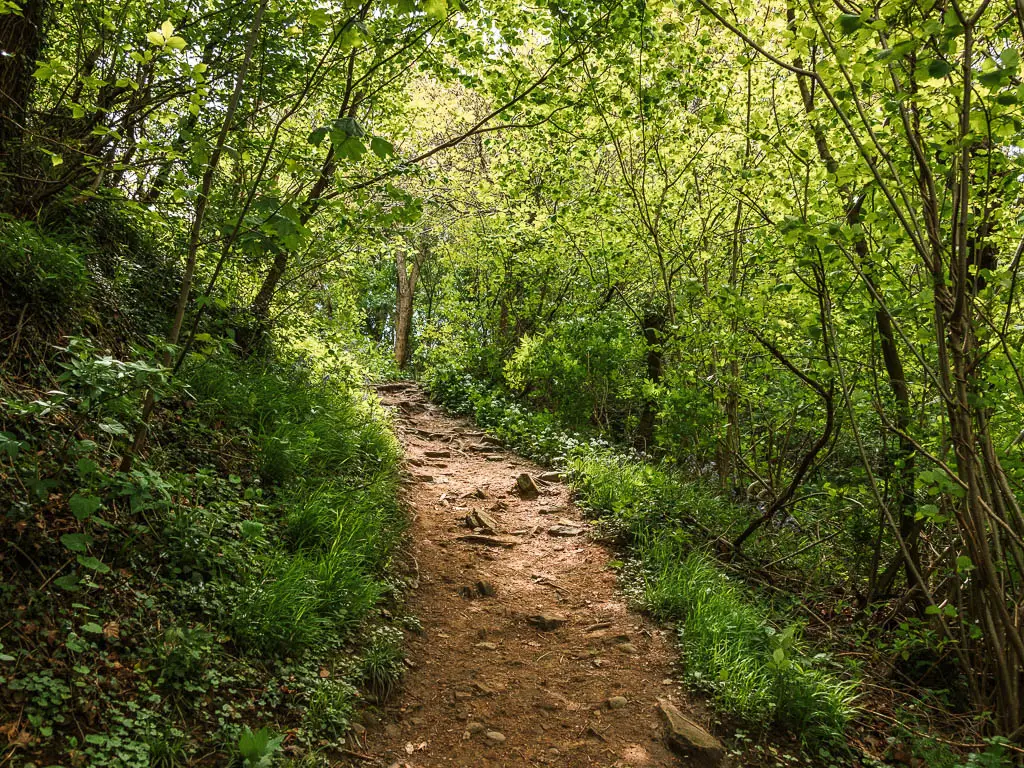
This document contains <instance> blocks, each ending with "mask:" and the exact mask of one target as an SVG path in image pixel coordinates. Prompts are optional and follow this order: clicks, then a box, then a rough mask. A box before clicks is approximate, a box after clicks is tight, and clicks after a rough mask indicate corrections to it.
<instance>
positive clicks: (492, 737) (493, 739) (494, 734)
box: [484, 731, 505, 744]
mask: <svg viewBox="0 0 1024 768" xmlns="http://www.w3.org/2000/svg"><path fill="white" fill-rule="evenodd" d="M484 738H486V739H487V741H489V742H490V743H491V744H504V743H505V734H504V733H502V732H501V731H487V733H485V734H484Z"/></svg>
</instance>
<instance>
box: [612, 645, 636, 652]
mask: <svg viewBox="0 0 1024 768" xmlns="http://www.w3.org/2000/svg"><path fill="white" fill-rule="evenodd" d="M617 647H618V649H619V650H620V651H622V652H623V653H639V651H638V650H637V647H636V646H635V645H633V644H632V643H620V644H619V645H618V646H617Z"/></svg>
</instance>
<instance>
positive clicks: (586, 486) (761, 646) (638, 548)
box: [569, 453, 854, 744]
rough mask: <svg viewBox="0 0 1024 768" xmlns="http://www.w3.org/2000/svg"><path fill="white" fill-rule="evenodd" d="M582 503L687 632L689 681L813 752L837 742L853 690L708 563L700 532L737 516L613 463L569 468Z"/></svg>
mask: <svg viewBox="0 0 1024 768" xmlns="http://www.w3.org/2000/svg"><path fill="white" fill-rule="evenodd" d="M569 468H570V472H571V475H572V478H573V483H574V485H575V487H576V489H577V491H578V493H579V497H580V500H581V502H582V503H583V504H584V505H586V506H587V507H588V508H590V509H591V510H592V511H593V512H594V513H595V514H597V515H598V516H599V517H601V518H602V519H604V520H607V521H609V524H610V525H611V526H612V528H613V529H616V530H619V531H620V532H621V534H622V536H623V537H624V538H625V540H626V542H627V543H628V544H629V546H630V547H631V548H632V553H633V555H634V556H635V558H636V559H637V560H638V561H639V563H640V564H641V568H640V570H641V573H642V577H641V578H642V595H643V600H644V603H645V604H646V606H647V607H648V609H649V610H650V611H651V612H652V613H653V614H654V615H655V616H657V617H658V618H660V619H663V620H667V621H672V622H677V623H678V624H679V627H680V629H679V640H680V646H681V649H682V651H683V659H684V663H685V666H686V670H687V674H688V675H689V677H690V679H691V681H693V682H694V683H696V684H697V685H699V686H700V687H702V688H704V689H706V690H708V691H709V692H710V693H711V694H712V696H713V698H714V699H715V701H716V702H717V704H718V705H719V706H720V707H721V708H722V709H723V710H725V711H727V712H731V713H733V714H735V715H738V716H740V717H742V718H744V719H747V720H750V721H753V722H775V723H778V724H779V725H782V726H784V727H787V728H789V729H791V730H792V731H794V732H795V733H796V734H798V735H799V736H800V737H801V738H802V739H803V740H804V741H806V742H808V743H811V744H815V743H821V742H826V741H833V740H838V739H840V738H841V737H842V733H843V729H844V727H845V724H846V722H847V720H848V719H849V718H850V715H851V714H852V711H853V689H854V686H853V684H851V683H847V682H843V681H841V680H839V679H838V678H837V677H835V676H834V675H832V674H830V673H828V672H827V671H825V670H823V669H822V668H821V667H822V663H823V657H820V656H819V657H812V656H809V655H808V654H807V652H806V651H805V649H804V648H803V647H802V644H801V642H800V631H799V627H798V626H797V625H795V624H790V625H788V626H785V627H778V626H776V625H775V624H774V623H773V622H772V620H771V617H770V616H769V612H768V610H766V609H764V608H762V607H761V606H760V605H759V603H758V600H757V597H756V595H755V594H754V593H753V592H752V591H751V590H749V589H747V588H745V587H744V586H742V585H741V584H740V583H739V582H737V581H736V580H734V579H731V578H729V577H727V576H726V575H725V574H724V573H723V572H722V570H721V568H720V566H719V564H718V563H716V562H715V561H714V560H713V559H711V558H710V557H708V556H707V555H705V554H703V553H702V552H701V551H700V547H702V546H705V545H706V539H704V538H703V537H702V533H703V531H702V529H703V528H705V527H707V526H709V525H720V524H721V523H722V522H724V521H725V520H727V519H728V518H729V517H730V515H731V514H732V510H730V509H729V506H730V505H729V504H728V503H727V502H725V501H723V500H722V499H720V498H719V497H717V496H714V495H712V494H711V493H709V492H708V490H707V489H706V488H705V487H704V486H702V485H700V484H699V483H687V482H684V481H683V480H681V479H679V478H678V477H675V476H673V475H671V474H669V473H667V472H665V471H664V470H662V469H660V468H658V467H656V466H652V465H650V464H643V463H639V462H636V461H633V460H629V459H625V458H622V457H616V456H615V455H613V454H610V453H604V454H595V455H591V456H578V457H576V458H575V459H573V460H572V461H571V462H570V464H569Z"/></svg>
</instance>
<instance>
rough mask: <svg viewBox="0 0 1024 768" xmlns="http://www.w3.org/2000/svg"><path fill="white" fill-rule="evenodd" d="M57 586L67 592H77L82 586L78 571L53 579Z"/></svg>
mask: <svg viewBox="0 0 1024 768" xmlns="http://www.w3.org/2000/svg"><path fill="white" fill-rule="evenodd" d="M53 583H54V585H55V586H57V587H59V588H60V589H63V590H64V591H65V592H77V591H78V590H79V589H81V587H80V586H79V578H78V574H77V573H71V574H68V575H67V576H58V577H57V578H56V579H54V580H53Z"/></svg>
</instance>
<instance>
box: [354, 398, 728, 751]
mask: <svg viewBox="0 0 1024 768" xmlns="http://www.w3.org/2000/svg"><path fill="white" fill-rule="evenodd" d="M381 396H382V399H383V400H384V402H385V404H387V405H389V406H390V407H392V408H394V409H395V411H396V429H397V432H398V435H399V437H400V439H401V441H402V443H403V445H404V447H405V468H406V483H405V503H406V505H407V507H408V510H409V513H410V515H411V517H412V529H411V534H412V536H411V538H412V543H411V552H410V563H411V565H410V567H411V569H412V570H413V571H414V572H415V574H416V576H417V579H416V581H417V582H418V584H417V586H416V588H415V589H414V590H413V591H412V593H411V595H410V598H409V605H408V609H409V611H410V612H411V613H412V614H413V615H415V616H417V617H418V618H419V620H420V621H421V622H422V627H423V629H422V632H421V633H420V634H419V635H416V636H414V637H413V639H412V641H411V642H410V645H409V665H410V666H411V668H412V669H411V671H410V672H409V673H408V674H407V675H406V681H405V684H404V686H403V690H402V692H401V694H400V695H398V696H396V697H395V700H394V702H393V703H392V705H391V706H389V707H388V708H387V710H386V712H385V717H384V718H383V720H382V721H381V722H379V723H374V724H372V725H371V726H370V727H369V729H368V730H366V731H365V732H364V733H361V734H360V738H361V745H360V746H359V747H358V749H359V750H360V751H361V753H362V754H363V755H364V756H365V757H368V758H371V759H372V761H373V764H377V763H379V764H380V765H382V766H392V765H395V764H397V765H400V766H404V765H408V766H416V767H417V768H420V767H424V768H425V767H426V766H439V765H460V766H476V765H495V766H497V765H502V766H526V765H545V764H548V765H558V766H567V767H569V766H592V765H603V766H610V765H615V766H668V765H676V764H678V763H677V761H676V758H675V757H674V756H673V755H672V754H671V752H670V751H669V748H668V746H667V744H666V742H665V739H664V732H663V725H662V719H661V717H660V716H659V710H658V701H659V699H662V700H668V701H671V702H673V703H674V704H675V705H676V706H678V707H679V708H680V709H681V710H682V711H683V712H686V713H687V714H689V715H690V716H691V717H692V718H693V719H695V720H697V721H698V722H701V723H702V724H704V725H707V724H708V715H707V713H706V711H705V710H704V709H703V708H702V707H701V706H700V704H699V703H695V702H693V701H691V700H689V699H688V698H687V696H686V694H685V693H684V691H683V690H682V689H681V687H680V685H679V684H678V682H677V681H676V679H674V677H673V672H674V670H673V662H674V659H675V652H674V650H673V648H672V646H671V638H670V636H669V632H668V631H667V630H665V629H663V628H659V627H658V626H657V625H655V624H653V623H652V622H651V621H649V620H648V619H646V618H645V617H643V616H641V615H639V614H638V613H636V612H634V611H632V610H631V609H630V608H629V607H628V606H627V603H626V600H625V598H624V597H623V596H622V594H621V593H618V592H617V591H616V582H617V577H616V573H615V569H614V563H612V565H611V566H610V564H609V563H610V559H611V553H609V552H608V551H607V550H606V549H605V548H603V547H602V546H600V545H599V544H597V543H594V542H593V541H592V540H591V538H590V537H588V535H587V533H588V526H587V524H586V523H585V522H583V521H582V520H581V517H580V513H579V511H578V510H577V509H576V508H575V507H574V505H573V504H572V502H571V500H570V491H569V489H568V487H567V486H565V485H564V484H562V483H561V482H559V481H558V480H557V478H555V477H552V476H551V474H550V473H548V474H544V471H543V470H542V469H541V468H539V467H538V466H537V465H535V464H532V463H530V462H528V461H526V460H524V459H521V458H519V457H518V456H515V455H513V454H511V453H509V452H508V451H506V450H504V449H502V448H501V447H499V446H497V445H495V442H496V441H491V440H489V439H488V438H486V436H485V435H484V434H483V433H482V432H478V431H476V430H475V428H474V427H473V426H472V425H471V424H470V422H469V421H468V420H465V419H455V418H451V417H448V416H445V415H443V414H442V413H441V412H440V409H438V408H437V407H436V406H434V405H432V404H430V403H428V402H427V401H426V399H425V397H424V396H423V395H422V394H421V393H420V391H419V390H418V389H416V388H415V387H412V386H410V387H408V388H406V387H404V386H401V385H398V386H396V385H389V386H388V387H383V388H382V392H381ZM523 473H526V474H529V475H530V476H531V477H533V478H538V479H537V482H536V485H537V487H538V491H539V493H537V494H534V493H533V492H532V489H529V488H528V489H527V491H526V492H525V493H524V492H522V491H521V490H520V489H519V488H518V487H517V478H518V477H519V476H520V475H521V474H523ZM467 518H471V519H470V520H469V521H467ZM474 529H475V530H474ZM353 746H355V745H353ZM354 764H362V765H366V764H367V761H366V760H365V759H358V758H357V762H356V763H354Z"/></svg>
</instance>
